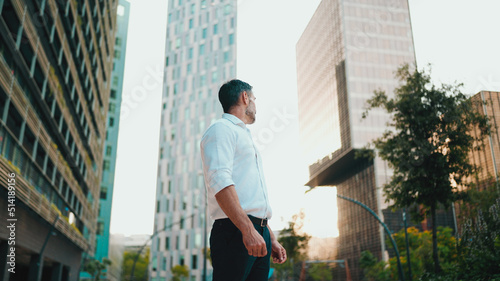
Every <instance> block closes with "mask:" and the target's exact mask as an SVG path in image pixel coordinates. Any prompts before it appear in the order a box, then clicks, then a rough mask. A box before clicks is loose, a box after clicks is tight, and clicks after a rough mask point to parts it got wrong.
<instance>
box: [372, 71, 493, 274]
mask: <svg viewBox="0 0 500 281" xmlns="http://www.w3.org/2000/svg"><path fill="white" fill-rule="evenodd" d="M396 77H397V78H398V79H399V80H400V81H401V82H402V85H401V86H400V87H399V88H397V89H395V91H394V98H390V97H389V96H387V95H386V93H385V92H382V91H378V92H375V96H374V97H373V98H372V99H370V100H368V108H367V112H368V110H371V109H373V108H382V109H384V110H385V111H386V112H387V113H389V114H391V119H390V122H389V124H388V125H389V126H390V127H392V129H393V130H388V131H386V132H385V133H384V134H383V136H382V137H380V138H379V139H376V140H375V141H374V142H373V144H374V146H375V148H376V149H377V151H378V155H379V156H380V157H381V158H382V159H384V160H386V161H387V162H388V164H389V166H390V167H391V168H393V170H394V174H393V176H392V178H391V181H390V182H389V183H387V184H386V185H384V186H383V190H384V193H385V195H386V200H387V202H389V203H392V204H393V207H398V208H405V207H410V206H412V205H415V204H417V205H418V206H419V207H420V208H421V210H423V211H425V213H426V214H430V216H431V217H432V221H433V222H435V221H436V208H437V206H438V204H442V205H443V206H445V207H449V206H450V204H451V203H453V202H455V201H456V200H458V199H459V198H461V197H460V196H461V194H460V192H459V191H458V189H457V188H458V187H466V186H468V182H467V181H466V178H467V177H470V176H472V175H474V173H475V172H476V171H477V167H475V166H474V165H473V164H471V163H470V162H469V160H468V158H467V157H468V154H469V152H470V151H471V150H472V149H473V145H474V143H477V144H481V143H482V140H483V137H484V136H485V135H486V134H487V133H488V132H489V125H488V122H487V121H488V119H487V117H485V116H483V115H481V114H480V113H479V112H478V111H476V108H477V107H476V106H474V104H473V101H472V100H471V99H469V98H468V97H467V96H466V95H464V94H463V93H462V92H461V91H460V88H461V86H462V85H460V84H458V85H442V86H439V87H438V86H436V85H434V84H432V83H431V77H430V75H429V74H427V73H426V72H425V71H418V70H416V69H410V67H409V66H408V65H404V66H402V67H401V68H399V69H398V71H397V74H396ZM367 112H365V114H364V115H363V118H366V117H367ZM473 129H479V131H480V132H481V134H478V135H473V134H470V133H469V132H471V131H473ZM478 147H481V145H479V146H478ZM417 215H418V214H415V213H414V214H412V217H416V216H417ZM436 231H437V228H436V227H433V255H432V258H433V260H434V271H435V272H436V273H437V272H440V271H441V267H440V265H439V259H438V253H437V251H438V249H437V241H436Z"/></svg>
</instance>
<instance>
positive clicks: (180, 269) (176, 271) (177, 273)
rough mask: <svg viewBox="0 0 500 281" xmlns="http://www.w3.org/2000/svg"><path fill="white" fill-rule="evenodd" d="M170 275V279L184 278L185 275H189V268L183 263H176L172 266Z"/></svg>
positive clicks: (176, 280)
mask: <svg viewBox="0 0 500 281" xmlns="http://www.w3.org/2000/svg"><path fill="white" fill-rule="evenodd" d="M172 275H173V277H172V281H181V280H186V277H189V269H188V267H187V266H185V265H176V266H174V267H172ZM183 277H184V278H183Z"/></svg>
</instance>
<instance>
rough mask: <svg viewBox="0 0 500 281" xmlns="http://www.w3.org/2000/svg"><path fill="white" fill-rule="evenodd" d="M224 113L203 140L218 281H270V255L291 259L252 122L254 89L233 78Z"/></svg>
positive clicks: (224, 94) (222, 97) (223, 92)
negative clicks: (275, 219)
mask: <svg viewBox="0 0 500 281" xmlns="http://www.w3.org/2000/svg"><path fill="white" fill-rule="evenodd" d="M219 101H220V103H221V105H222V108H223V110H224V114H223V115H222V118H221V119H219V120H217V121H216V122H215V123H214V124H212V125H211V126H210V127H209V128H208V129H207V131H206V132H205V134H204V135H203V138H202V140H201V157H202V162H203V173H204V176H205V185H206V187H207V193H208V208H209V211H210V216H211V217H212V219H214V220H215V222H214V224H213V227H212V232H211V235H210V252H211V257H212V266H213V268H214V272H213V280H214V281H245V280H248V281H260V280H262V281H264V280H268V274H269V268H270V257H272V258H273V262H274V263H284V262H285V261H286V251H285V249H284V248H283V246H281V245H280V243H279V242H278V240H277V239H276V237H275V236H274V234H273V232H272V230H271V228H270V227H269V225H268V224H267V220H268V219H270V218H271V215H272V211H271V207H270V206H269V200H268V196H267V187H266V183H265V180H264V174H263V170H262V163H261V158H260V154H259V153H258V151H257V149H256V148H255V145H254V143H253V140H252V136H251V134H250V131H249V130H248V129H247V127H246V125H247V124H253V123H254V122H255V114H256V108H255V96H254V95H253V93H252V86H250V85H249V84H247V83H245V82H243V81H240V80H231V81H229V82H227V83H225V84H224V85H222V87H221V88H220V90H219Z"/></svg>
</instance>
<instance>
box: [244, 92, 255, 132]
mask: <svg viewBox="0 0 500 281" xmlns="http://www.w3.org/2000/svg"><path fill="white" fill-rule="evenodd" d="M247 94H248V100H249V104H248V106H247V108H246V110H245V114H246V115H247V117H248V120H249V121H250V123H248V124H253V123H255V114H256V113H257V109H256V108H255V96H254V95H253V93H252V92H250V91H248V92H247Z"/></svg>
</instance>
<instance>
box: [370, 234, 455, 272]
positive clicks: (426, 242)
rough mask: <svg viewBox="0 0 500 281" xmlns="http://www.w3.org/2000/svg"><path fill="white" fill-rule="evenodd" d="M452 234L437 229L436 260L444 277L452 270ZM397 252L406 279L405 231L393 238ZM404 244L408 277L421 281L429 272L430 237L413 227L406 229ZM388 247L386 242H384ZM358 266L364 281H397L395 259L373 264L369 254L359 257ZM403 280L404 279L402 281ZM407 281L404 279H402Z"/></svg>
mask: <svg viewBox="0 0 500 281" xmlns="http://www.w3.org/2000/svg"><path fill="white" fill-rule="evenodd" d="M452 232H453V230H452V229H451V228H449V227H439V228H438V232H437V236H438V239H437V240H438V247H439V249H440V251H439V260H440V263H441V264H442V265H443V269H444V271H445V273H448V274H449V273H452V272H453V271H454V270H456V263H457V249H456V240H455V237H453V235H452ZM393 238H394V240H395V241H396V245H397V247H398V251H399V252H400V253H401V263H402V265H403V269H404V271H405V276H406V278H408V277H409V273H408V260H407V259H406V243H405V231H404V229H402V230H400V231H399V232H397V233H394V235H393ZM408 242H409V243H408V244H409V249H410V260H411V270H412V276H413V277H414V278H415V279H418V278H422V276H424V275H425V273H426V272H428V271H429V270H431V271H432V268H433V261H432V234H431V233H430V231H422V232H421V231H419V230H418V229H416V228H414V227H409V228H408ZM387 243H389V241H387ZM360 266H361V268H363V272H364V274H365V280H367V281H386V280H399V273H398V267H397V260H396V257H393V258H390V259H389V262H388V263H386V262H383V261H377V259H376V258H375V257H374V256H373V254H372V253H371V252H369V251H364V252H362V253H361V259H360ZM406 278H405V279H406ZM406 280H408V279H406Z"/></svg>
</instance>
